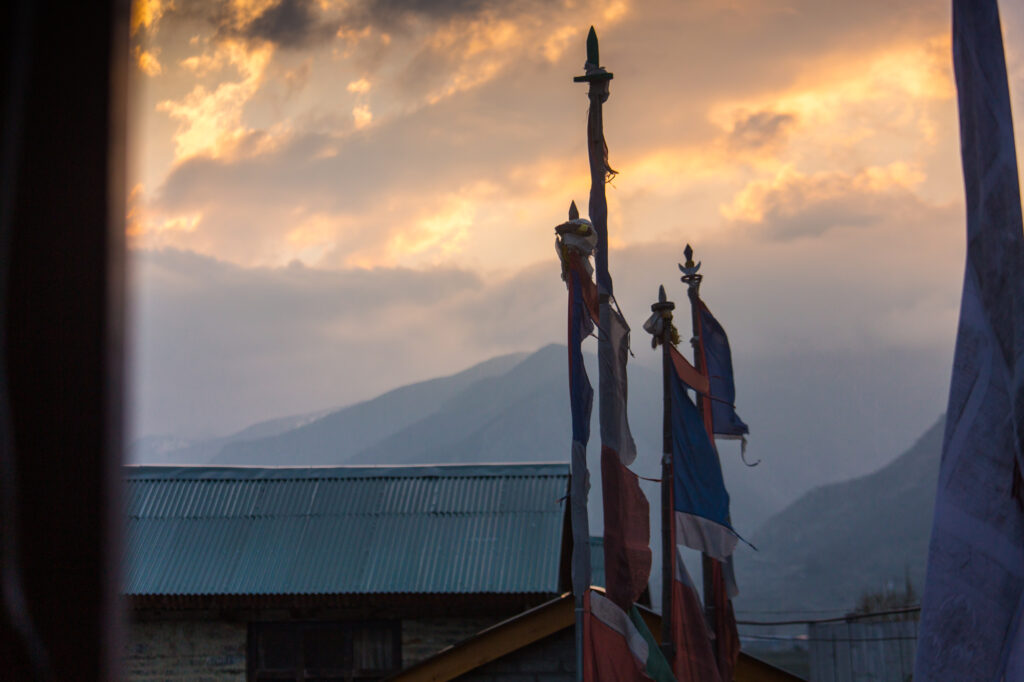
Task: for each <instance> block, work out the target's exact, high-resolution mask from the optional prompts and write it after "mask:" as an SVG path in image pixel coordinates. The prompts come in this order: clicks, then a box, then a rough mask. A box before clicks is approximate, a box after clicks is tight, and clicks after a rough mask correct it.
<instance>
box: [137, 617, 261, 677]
mask: <svg viewBox="0 0 1024 682" xmlns="http://www.w3.org/2000/svg"><path fill="white" fill-rule="evenodd" d="M246 632H247V627H246V624H245V623H232V622H226V621H215V620H202V621H200V620H168V621H149V622H136V623H132V624H131V626H130V627H129V628H128V632H127V638H126V639H127V646H126V651H125V657H124V659H123V662H122V665H123V670H124V678H125V679H126V680H132V681H133V682H157V680H159V681H160V682H228V681H231V682H235V681H237V682H245V654H246Z"/></svg>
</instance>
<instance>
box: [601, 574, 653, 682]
mask: <svg viewBox="0 0 1024 682" xmlns="http://www.w3.org/2000/svg"><path fill="white" fill-rule="evenodd" d="M586 603H587V613H588V618H587V622H586V634H585V635H584V637H585V640H586V652H585V656H584V661H585V663H584V668H583V679H584V680H585V681H586V682H633V681H636V680H656V681H658V682H672V681H673V676H672V671H671V669H670V668H669V665H668V661H666V660H665V656H664V655H663V654H662V653H661V649H659V648H658V645H657V643H656V642H655V641H654V637H653V636H652V635H651V633H650V631H649V630H648V629H647V626H646V624H644V621H643V618H642V617H641V616H640V613H639V612H638V611H637V609H636V607H635V606H631V607H630V609H629V611H628V612H626V611H623V610H622V609H620V608H619V607H618V605H617V604H615V602H613V601H612V600H610V599H608V598H606V597H605V596H604V595H602V594H601V593H600V592H595V591H594V590H591V591H589V592H588V593H587V600H586Z"/></svg>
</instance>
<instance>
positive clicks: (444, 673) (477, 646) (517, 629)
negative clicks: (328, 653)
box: [388, 593, 574, 682]
mask: <svg viewBox="0 0 1024 682" xmlns="http://www.w3.org/2000/svg"><path fill="white" fill-rule="evenodd" d="M573 617H574V614H573V600H572V595H571V594H568V593H566V594H563V595H562V596H561V597H558V598H557V599H553V600H552V601H549V602H548V603H546V604H541V605H540V606H538V607H536V608H534V609H531V610H529V611H527V612H525V613H521V614H519V615H518V616H515V617H514V618H509V619H508V620H505V621H502V622H501V623H498V624H497V625H493V626H491V627H489V628H487V629H486V630H483V631H481V632H479V633H478V634H476V635H474V636H473V637H470V638H469V639H467V640H464V641H462V642H459V643H458V644H453V645H452V646H450V647H448V648H447V649H443V650H442V651H440V652H439V653H437V654H435V655H434V656H431V657H430V658H428V659H427V660H425V661H422V662H420V663H418V664H416V665H414V666H411V667H409V668H406V669H405V670H403V671H402V672H400V673H398V674H396V675H394V676H392V677H389V678H388V680H392V681H395V682H398V681H401V682H414V681H415V682H433V681H435V680H437V681H441V680H450V679H452V678H455V677H458V676H459V675H463V674H465V673H467V672H469V671H471V670H475V669H476V668H479V667H480V666H482V665H485V664H487V663H490V662H491V661H494V660H497V659H499V658H501V657H502V656H505V655H506V654H509V653H512V652H513V651H518V650H519V649H522V648H523V647H525V646H528V645H530V644H533V643H534V642H537V641H539V640H541V639H544V638H545V637H547V636H549V635H553V634H555V633H556V632H561V631H562V630H564V629H566V628H569V627H572V625H573Z"/></svg>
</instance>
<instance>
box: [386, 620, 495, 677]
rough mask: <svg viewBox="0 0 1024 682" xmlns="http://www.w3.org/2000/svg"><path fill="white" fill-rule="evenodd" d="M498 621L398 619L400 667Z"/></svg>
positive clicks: (434, 652) (432, 653) (423, 657)
mask: <svg viewBox="0 0 1024 682" xmlns="http://www.w3.org/2000/svg"><path fill="white" fill-rule="evenodd" d="M496 622H498V619H496V618H414V619H413V618H410V619H406V620H403V621H402V667H403V668H405V667H408V666H410V665H412V664H413V663H418V662H419V661H422V660H423V659H425V658H428V657H430V656H433V655H434V654H436V653H437V652H438V651H440V650H441V649H444V648H445V647H449V646H451V645H452V644H455V643H456V642H461V641H462V640H464V639H467V638H469V637H472V636H473V635H475V634H476V633H478V632H480V631H481V630H483V629H484V628H488V627H490V626H491V625H494V624H495V623H496Z"/></svg>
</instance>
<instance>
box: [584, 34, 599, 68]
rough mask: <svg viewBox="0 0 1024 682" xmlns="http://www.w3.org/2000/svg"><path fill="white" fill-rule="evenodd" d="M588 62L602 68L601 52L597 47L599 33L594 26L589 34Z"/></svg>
mask: <svg viewBox="0 0 1024 682" xmlns="http://www.w3.org/2000/svg"><path fill="white" fill-rule="evenodd" d="M587 61H588V62H590V63H591V64H593V65H594V66H601V52H600V50H599V49H598V47H597V31H595V30H594V27H593V26H591V27H590V32H589V33H587Z"/></svg>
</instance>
